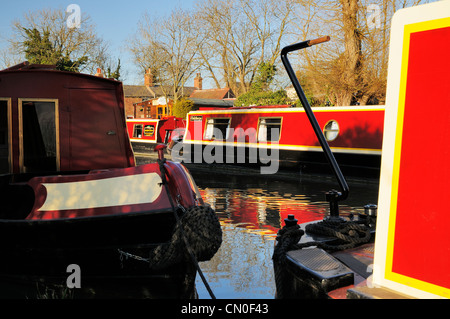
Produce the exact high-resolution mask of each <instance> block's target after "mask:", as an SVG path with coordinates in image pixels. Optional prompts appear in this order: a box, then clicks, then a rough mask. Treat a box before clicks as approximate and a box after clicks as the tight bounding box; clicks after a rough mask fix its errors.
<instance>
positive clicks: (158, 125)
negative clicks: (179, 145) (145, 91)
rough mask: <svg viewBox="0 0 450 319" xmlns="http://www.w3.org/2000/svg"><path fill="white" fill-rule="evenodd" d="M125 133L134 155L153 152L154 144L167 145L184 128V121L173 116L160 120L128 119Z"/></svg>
mask: <svg viewBox="0 0 450 319" xmlns="http://www.w3.org/2000/svg"><path fill="white" fill-rule="evenodd" d="M126 121H127V131H128V136H129V137H130V141H131V146H132V147H133V150H134V152H135V153H148V152H153V148H154V147H155V146H156V144H161V143H163V144H168V143H169V142H170V141H171V140H172V138H175V137H176V136H175V134H177V133H178V131H179V130H183V129H184V128H185V126H186V125H185V120H184V119H182V118H179V117H175V116H166V117H163V118H161V119H152V118H141V119H138V118H128V119H127V120H126Z"/></svg>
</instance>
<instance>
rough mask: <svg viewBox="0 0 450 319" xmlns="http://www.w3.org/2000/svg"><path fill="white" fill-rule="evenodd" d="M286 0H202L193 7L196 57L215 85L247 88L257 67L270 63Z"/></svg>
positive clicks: (288, 5)
mask: <svg viewBox="0 0 450 319" xmlns="http://www.w3.org/2000/svg"><path fill="white" fill-rule="evenodd" d="M292 8H293V2H292V1H290V0H286V1H276V0H231V1H228V0H205V1H203V2H200V4H199V5H198V9H197V20H198V21H199V23H200V25H201V26H202V29H201V31H202V32H203V38H204V39H205V41H204V43H203V45H202V46H201V47H200V49H201V52H200V57H201V58H202V64H203V67H204V68H205V69H206V70H207V71H208V73H209V76H210V77H211V78H212V79H213V81H214V83H215V84H216V86H217V87H218V88H220V87H222V86H226V87H229V88H231V89H232V90H233V91H234V92H235V93H236V94H238V95H239V94H242V93H245V92H247V91H248V90H249V88H250V87H251V84H252V82H253V80H254V77H255V75H256V73H257V70H258V67H259V65H260V64H261V63H263V62H268V63H271V64H274V63H275V61H276V60H277V58H278V56H279V54H280V50H281V45H282V43H283V42H282V41H283V39H284V36H285V34H286V30H287V27H288V24H289V20H290V11H291V10H292Z"/></svg>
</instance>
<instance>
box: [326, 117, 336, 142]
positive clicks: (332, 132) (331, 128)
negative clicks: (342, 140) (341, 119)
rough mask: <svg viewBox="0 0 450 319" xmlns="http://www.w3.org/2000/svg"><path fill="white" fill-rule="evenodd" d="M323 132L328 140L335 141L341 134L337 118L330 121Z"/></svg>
mask: <svg viewBox="0 0 450 319" xmlns="http://www.w3.org/2000/svg"><path fill="white" fill-rule="evenodd" d="M323 134H324V135H325V139H326V140H327V141H328V142H331V141H334V140H335V139H336V138H337V137H338V135H339V124H338V122H336V121H335V120H331V121H328V122H327V124H325V126H324V128H323Z"/></svg>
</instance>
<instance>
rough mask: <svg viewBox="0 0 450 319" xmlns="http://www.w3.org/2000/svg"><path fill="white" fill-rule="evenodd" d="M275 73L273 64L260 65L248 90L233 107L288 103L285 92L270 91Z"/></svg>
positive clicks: (264, 63)
mask: <svg viewBox="0 0 450 319" xmlns="http://www.w3.org/2000/svg"><path fill="white" fill-rule="evenodd" d="M276 71H277V69H276V67H275V65H274V64H272V63H267V62H263V63H261V64H260V65H259V67H258V73H257V74H256V76H255V80H254V81H253V84H252V86H251V88H250V90H249V91H248V92H247V93H244V94H242V95H240V96H239V97H238V98H237V99H236V102H235V103H234V105H235V106H253V105H256V106H259V105H280V104H287V103H289V101H288V97H287V94H286V91H285V90H277V91H272V90H270V85H271V84H272V81H273V78H274V76H275V74H276Z"/></svg>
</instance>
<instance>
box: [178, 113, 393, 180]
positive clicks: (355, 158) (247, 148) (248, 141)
mask: <svg viewBox="0 0 450 319" xmlns="http://www.w3.org/2000/svg"><path fill="white" fill-rule="evenodd" d="M313 111H314V114H315V116H316V119H317V121H318V124H319V125H320V127H321V128H322V131H323V134H324V136H325V138H326V140H327V142H328V143H329V145H330V147H331V150H332V151H333V153H334V154H335V157H336V160H337V161H338V163H339V165H340V166H341V167H342V170H343V171H344V172H346V173H349V172H356V171H358V170H359V169H364V170H365V171H373V172H374V174H377V173H378V171H379V167H380V160H381V146H382V138H383V123H384V106H351V107H316V108H313ZM170 148H171V149H172V157H173V158H174V159H177V160H179V161H183V162H184V163H200V162H202V163H225V164H250V165H252V164H253V165H261V169H262V168H263V167H265V168H266V173H271V172H276V170H277V169H278V168H279V167H285V168H296V169H299V170H300V171H301V172H308V171H315V170H316V168H320V169H328V164H327V162H326V158H325V157H324V155H323V152H322V148H321V146H320V144H319V141H318V140H317V138H316V135H315V133H314V131H313V129H312V128H311V125H310V124H309V122H308V118H307V115H306V113H305V111H304V109H303V108H301V107H291V106H288V105H286V106H262V107H238V108H229V109H221V110H205V111H193V112H190V113H189V114H188V116H187V124H186V134H185V136H184V139H183V141H182V143H181V145H177V146H175V145H171V146H170ZM174 151H175V152H174ZM271 168H272V169H271ZM261 172H263V170H261Z"/></svg>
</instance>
